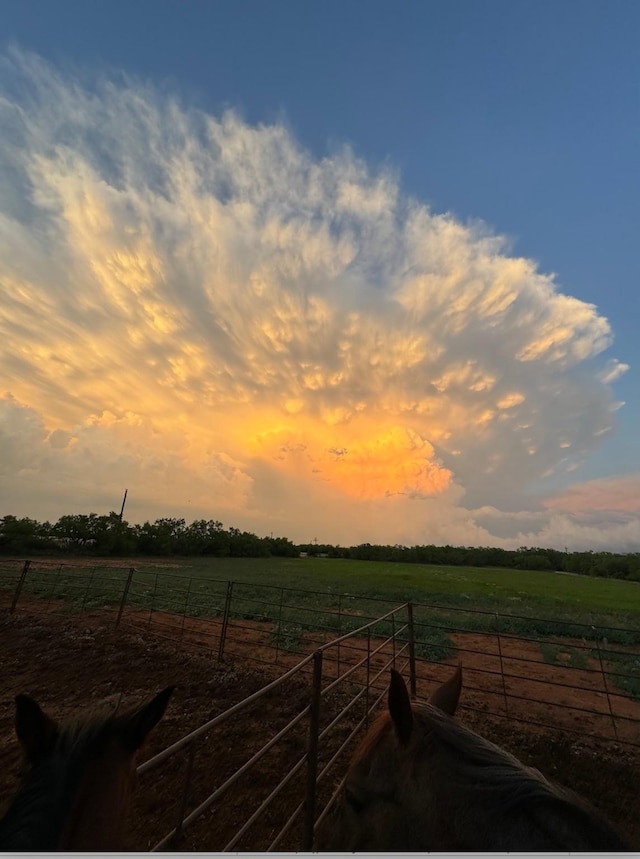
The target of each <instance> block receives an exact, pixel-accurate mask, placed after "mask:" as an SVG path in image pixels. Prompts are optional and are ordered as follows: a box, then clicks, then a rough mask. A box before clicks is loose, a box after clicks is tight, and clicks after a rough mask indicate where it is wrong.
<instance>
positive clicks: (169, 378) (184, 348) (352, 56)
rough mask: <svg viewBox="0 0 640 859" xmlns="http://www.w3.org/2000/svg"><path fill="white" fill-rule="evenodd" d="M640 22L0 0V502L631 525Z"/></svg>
mask: <svg viewBox="0 0 640 859" xmlns="http://www.w3.org/2000/svg"><path fill="white" fill-rule="evenodd" d="M639 36H640V5H638V4H637V3H636V2H634V0H628V2H623V0H617V2H594V0H580V2H578V0H575V2H568V0H553V2H551V0H535V2H528V0H519V2H518V3H513V2H510V0H509V2H503V0H492V2H489V3H478V2H467V0H453V2H449V0H447V2H444V0H443V2H440V0H432V2H423V1H422V0H418V1H417V2H413V0H404V2H380V0H371V2H367V3H366V4H365V3H356V2H353V0H341V2H334V0H323V2H322V3H313V4H312V3H300V2H293V0H273V2H270V3H265V2H249V0H234V2H227V0H216V2H215V3H200V2H195V0H179V2H178V0H175V2H174V0H134V2H132V1H131V0H127V2H126V3H125V2H120V0H108V2H102V0H92V2H91V3H86V2H84V0H82V2H75V0H73V2H71V0H61V2H58V3H55V4H53V3H50V2H48V0H46V2H34V0H21V2H19V3H13V4H5V6H4V7H3V15H2V18H1V19H0V516H2V515H6V514H14V515H18V516H30V517H32V518H36V519H39V520H44V519H48V520H51V521H55V520H56V519H57V518H58V517H59V516H61V515H63V514H66V513H88V512H96V513H99V514H102V513H108V512H109V511H111V510H119V508H120V503H121V499H122V496H123V492H124V489H125V488H127V489H128V493H129V494H128V499H127V507H126V513H125V518H127V519H128V520H129V521H130V522H143V521H145V520H146V519H151V520H153V519H155V518H159V517H165V516H171V517H179V518H185V519H186V520H187V521H188V522H190V521H193V520H194V519H201V518H204V519H217V520H219V521H222V522H223V524H224V525H225V526H226V527H229V526H234V527H240V528H243V529H247V530H251V531H253V532H255V533H257V534H259V535H267V534H269V533H273V534H277V535H281V536H287V537H289V538H291V539H293V540H295V541H300V542H306V541H311V540H313V539H317V540H319V541H320V542H332V543H340V544H342V545H350V544H356V543H360V542H371V543H391V544H395V543H400V544H406V545H411V544H416V543H418V544H424V543H436V544H445V543H450V544H454V545H468V546H472V545H484V546H486V545H493V546H502V547H504V548H517V547H519V546H524V545H526V546H536V545H537V546H554V547H557V548H561V549H564V548H568V549H569V550H583V549H594V550H611V551H640V442H639V441H638V432H637V427H638V424H639V420H640V397H639V393H640V386H639V384H638V368H639V367H640V338H638V336H637V327H638V319H639V317H640V313H639V311H638V299H637V292H638V275H639V273H640V266H639V263H638V254H637V250H636V248H637V242H638V239H637V232H638V222H639V218H638V203H637V201H638V191H639V187H638V184H639V174H638V144H639V142H640V134H639V132H640V114H639V106H640V100H639V80H640V74H639V73H640V58H639V57H640V55H639V54H638V51H637V44H638V37H639Z"/></svg>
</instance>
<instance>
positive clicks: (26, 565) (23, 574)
mask: <svg viewBox="0 0 640 859" xmlns="http://www.w3.org/2000/svg"><path fill="white" fill-rule="evenodd" d="M30 566H31V561H25V562H24V564H23V565H22V571H21V572H20V578H19V579H18V584H17V585H16V592H15V593H14V595H13V602H12V603H11V608H10V609H9V614H13V613H14V611H15V610H16V606H17V604H18V599H19V598H20V593H21V591H22V586H23V585H24V580H25V579H26V578H27V573H28V572H29V567H30Z"/></svg>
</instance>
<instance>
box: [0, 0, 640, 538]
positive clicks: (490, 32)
mask: <svg viewBox="0 0 640 859" xmlns="http://www.w3.org/2000/svg"><path fill="white" fill-rule="evenodd" d="M639 35H640V6H638V4H637V3H635V2H614V3H604V2H565V0H561V2H540V1H539V0H538V2H517V3H514V2H490V3H480V2H462V0H457V2H447V3H445V2H402V3H390V2H367V3H355V2H331V0H329V2H322V3H315V4H312V3H300V2H271V3H266V2H215V3H213V2H212V3H196V2H184V0H181V2H166V0H163V2H158V0H156V2H141V0H137V2H127V3H121V2H114V0H109V2H97V0H92V2H91V3H86V2H68V0H65V2H60V3H57V4H53V3H50V2H37V3H36V2H29V0H23V2H20V3H15V4H12V5H11V6H10V7H6V8H5V9H4V10H3V16H2V20H1V21H0V42H1V43H2V47H3V49H4V50H5V51H6V49H7V47H8V46H12V45H13V46H17V47H18V49H19V51H22V52H33V53H34V54H35V55H37V56H38V57H40V58H42V60H44V61H45V62H46V63H48V64H50V68H51V69H55V70H56V73H60V74H61V75H66V76H67V81H69V80H71V79H75V80H80V81H82V86H85V85H86V86H87V87H88V88H89V89H91V88H92V86H93V84H92V83H91V80H95V76H96V75H100V74H102V75H104V76H106V77H108V78H111V79H112V80H114V81H116V82H117V85H118V86H121V87H123V88H124V89H126V88H127V87H140V86H142V84H144V83H148V84H149V86H150V87H152V88H153V90H154V92H155V93H156V94H157V97H158V98H163V97H169V95H170V94H178V96H179V99H180V101H181V104H183V105H184V106H186V105H191V106H196V107H198V108H199V109H200V110H202V111H204V112H205V113H206V114H209V115H212V116H214V117H220V116H222V114H223V112H224V111H225V110H227V109H232V110H234V111H236V112H237V113H238V114H239V116H240V117H241V119H242V122H243V123H244V124H245V125H246V127H247V128H255V127H256V125H260V124H265V125H267V126H271V125H276V126H278V127H283V128H284V129H286V131H287V133H288V134H289V135H290V136H291V138H292V139H293V141H295V145H296V146H297V147H300V148H302V150H303V151H306V152H307V153H308V154H309V157H310V158H311V159H312V160H313V159H315V160H316V161H318V160H319V159H322V158H325V157H326V156H333V155H336V153H340V152H341V151H342V149H343V147H344V146H345V145H348V146H349V147H351V149H352V151H353V154H354V157H355V158H356V159H360V160H361V161H362V162H363V163H364V164H366V165H367V169H368V170H370V171H371V173H372V174H374V173H376V172H379V171H383V172H384V171H391V173H392V174H393V175H395V177H396V180H397V182H398V183H399V193H401V194H402V195H403V198H404V199H406V198H407V197H410V198H415V200H416V201H418V203H419V204H422V205H424V204H426V205H427V206H429V207H430V209H431V211H432V212H433V213H434V214H439V213H450V214H451V215H452V216H453V217H454V219H455V221H456V222H457V223H461V224H462V225H468V224H472V223H474V222H476V221H478V220H480V221H483V222H485V224H486V225H487V227H488V228H489V229H490V230H492V231H494V232H495V233H497V234H499V235H502V236H506V237H507V240H508V242H509V245H508V248H507V250H506V251H504V253H506V254H507V256H510V255H515V256H517V257H527V258H530V259H532V260H534V261H535V262H536V263H537V264H538V269H539V271H540V272H541V273H543V274H549V273H555V275H556V280H555V285H556V288H557V289H558V291H559V292H561V293H564V294H566V295H569V296H572V297H574V298H575V299H578V300H580V301H582V302H587V303H592V304H595V305H597V308H598V314H599V316H601V317H606V319H608V321H609V323H610V326H611V329H612V334H613V338H614V342H613V346H611V347H609V349H608V350H607V351H606V352H605V353H604V355H598V356H596V355H593V356H587V358H586V359H585V361H584V363H583V365H582V372H584V373H586V374H587V375H588V374H589V373H590V372H592V374H593V375H594V376H595V375H596V374H597V373H599V372H602V367H601V364H602V360H606V359H607V358H615V359H618V360H619V361H620V362H621V363H622V364H627V365H629V369H628V370H627V372H626V373H624V374H621V375H620V376H619V378H617V379H615V381H614V382H613V383H612V392H613V394H612V395H613V398H614V399H616V400H624V401H625V406H624V407H623V408H621V409H620V410H619V411H617V413H616V415H615V426H614V428H613V430H612V431H611V432H610V433H609V434H608V435H606V434H603V440H602V442H601V443H599V444H589V445H588V447H589V452H588V456H585V457H583V458H582V459H581V461H580V463H579V465H577V467H575V469H574V470H573V471H572V472H571V473H570V474H567V473H565V472H563V471H562V470H561V469H560V470H556V471H555V472H554V473H553V474H547V473H546V472H545V473H544V474H543V472H542V471H541V473H540V474H538V475H536V474H535V473H531V474H530V475H529V477H528V479H527V484H526V486H525V487H519V488H518V492H517V493H516V494H517V499H516V496H515V495H513V496H512V498H511V502H508V501H505V498H507V495H508V493H507V495H505V493H502V494H501V493H498V495H496V497H495V498H493V499H488V500H487V502H486V504H485V503H483V499H482V498H480V496H479V493H478V491H477V490H476V491H472V490H469V492H468V493H467V495H468V497H470V498H472V499H473V504H472V505H471V507H472V508H473V509H474V510H476V511H477V510H479V509H480V508H483V507H485V506H487V505H489V506H491V505H492V504H495V505H496V507H500V509H503V510H504V509H505V506H506V507H507V508H509V510H510V513H511V514H515V512H516V509H517V511H518V512H519V513H523V512H526V511H524V508H523V501H522V498H523V492H524V494H525V495H526V494H527V492H528V493H529V494H530V496H531V498H532V499H534V500H533V501H532V502H531V503H532V505H533V506H532V508H531V509H532V510H533V509H534V508H535V509H539V508H537V507H535V505H536V504H539V500H540V495H541V493H542V494H543V495H544V493H545V492H546V493H549V492H550V491H554V492H556V493H562V492H563V491H564V490H565V489H566V488H567V487H568V486H569V485H570V484H585V485H588V484H589V481H593V480H594V479H599V480H605V481H609V482H608V483H607V484H606V486H604V487H603V484H597V485H596V490H597V491H596V494H597V495H598V497H599V496H600V493H602V492H605V494H606V496H607V499H606V507H607V513H606V517H605V518H607V522H609V518H608V517H610V515H611V507H612V505H613V507H616V503H615V502H612V501H611V500H610V499H611V496H612V495H615V493H616V490H617V486H618V484H617V483H616V481H618V480H620V479H623V483H622V485H623V489H624V491H623V494H624V493H626V494H627V495H629V484H628V475H631V476H632V477H633V476H634V475H635V478H634V479H636V478H637V475H638V473H640V444H639V443H638V440H637V426H638V421H639V419H640V398H639V397H638V391H639V385H638V376H637V373H638V367H640V345H639V339H638V337H637V334H636V327H637V319H638V311H637V298H636V288H637V283H638V274H639V265H638V255H637V252H636V250H635V247H636V245H637V239H636V235H637V229H638V214H637V197H638V169H637V152H638V142H639V134H638V132H639V130H640V116H639V80H640V76H639V71H640V60H639V59H638V50H637V45H638V36H639ZM92 76H93V77H92ZM90 79H91V80H90ZM69 86H70V84H67V87H69ZM16 98H17V99H18V101H19V99H20V96H19V95H18V96H16ZM1 134H2V133H1V132H0V136H1ZM469 312H470V313H473V308H472V307H471V309H470V311H469ZM591 365H593V368H592V370H590V369H589V368H590V367H591ZM8 382H11V379H9V380H8ZM566 384H567V385H572V386H574V387H573V388H572V390H575V385H576V381H575V379H573V378H572V380H569V381H567V383H566ZM0 387H2V388H5V389H6V390H8V391H9V392H10V393H12V394H13V395H14V396H17V395H15V392H14V390H13V388H14V387H15V385H14V386H13V387H12V385H11V384H5V385H2V386H0ZM563 390H564V389H559V394H558V396H559V397H563V396H564V394H563ZM18 399H19V401H20V403H21V404H22V405H24V406H25V407H33V408H34V409H35V410H36V411H39V412H40V413H42V414H43V415H45V417H44V418H43V420H44V425H45V427H46V429H47V431H49V432H53V431H54V430H55V428H56V427H58V428H60V429H61V431H64V432H72V431H73V430H72V428H71V426H70V425H67V424H64V426H63V422H61V421H60V420H58V419H57V418H55V417H54V416H52V414H51V413H50V412H49V413H46V410H44V409H41V408H40V407H39V405H38V403H37V402H36V401H35V400H33V401H32V402H28V401H25V399H24V398H18ZM87 408H88V407H87ZM549 408H550V407H549ZM579 408H580V409H584V410H585V414H586V413H587V412H588V408H589V406H588V397H587V399H586V400H584V399H583V400H581V401H580V406H579ZM574 417H575V416H574ZM78 419H79V418H78ZM56 420H58V423H56ZM414 429H415V427H414ZM412 431H413V430H412ZM597 432H599V430H596V429H594V433H597ZM426 437H428V433H427V434H426ZM297 443H304V444H307V442H306V441H304V442H297ZM362 443H363V444H364V442H362ZM429 443H430V444H432V443H435V442H434V439H430V440H429ZM367 449H368V448H367ZM435 450H436V452H438V451H439V446H438V444H437V443H435ZM217 453H218V454H220V453H221V450H220V451H217ZM225 455H226V454H225ZM229 455H231V454H229ZM362 455H363V456H364V454H362ZM442 455H443V456H444V454H442ZM234 456H236V458H237V452H236V454H234ZM439 461H440V465H443V466H446V467H447V468H449V470H451V471H452V472H453V475H454V482H455V478H457V477H458V475H457V473H456V470H455V468H452V466H451V462H450V461H447V459H446V456H445V459H444V461H443V460H442V459H440V460H439ZM240 470H241V471H242V468H240ZM247 473H248V472H247ZM289 476H290V475H289ZM250 477H251V480H254V481H256V485H257V483H258V482H259V480H258V478H257V477H256V475H255V474H253V473H251V475H250ZM625 481H626V482H625ZM461 482H462V484H463V485H465V486H466V485H467V484H465V481H464V480H461ZM267 483H268V481H267ZM436 483H437V481H436ZM469 485H471V483H469ZM635 485H636V484H635V483H634V486H635ZM638 485H640V481H639V483H638ZM438 486H439V484H438ZM423 488H424V487H423ZM434 491H435V490H434ZM438 491H439V490H438ZM572 491H573V490H572ZM505 492H506V490H505ZM584 492H585V493H586V494H585V496H584V497H585V499H587V500H586V501H585V504H586V505H587V506H586V508H581V509H580V510H577V508H576V507H575V504H574V501H573V500H572V501H571V504H569V507H567V509H566V510H565V511H564V513H566V515H568V516H572V515H578V516H582V517H583V520H582V525H583V526H584V527H585V528H586V527H587V524H585V523H586V522H587V519H589V522H590V523H591V524H593V522H592V520H591V519H590V518H589V517H591V516H593V515H594V513H593V509H592V506H590V505H592V501H589V498H591V495H590V494H589V491H588V490H584ZM25 503H27V502H26V501H25ZM452 503H453V502H452ZM455 503H456V504H458V503H460V504H463V503H466V502H462V501H460V500H459V499H456V501H455ZM603 503H605V502H603ZM283 504H284V505H285V506H284V507H283V510H285V509H286V503H285V502H284V501H283ZM518 504H520V507H518ZM554 504H555V502H554ZM525 506H526V505H525ZM632 506H633V505H632ZM249 507H251V503H249ZM249 507H247V508H246V510H248V509H249ZM237 509H238V510H240V509H241V507H238V508H237ZM465 509H466V508H465ZM469 509H471V508H469ZM554 509H555V507H554ZM354 510H355V508H354ZM624 511H626V512H625V513H624V516H626V517H627V518H626V519H625V522H624V523H622V524H624V527H625V528H626V529H627V531H626V532H625V533H627V532H628V533H631V531H632V532H633V533H634V534H635V533H636V531H635V530H634V529H636V527H637V519H638V507H637V506H635V508H634V509H629V508H628V504H627V506H626V507H624ZM60 512H66V511H60ZM145 512H147V508H145ZM245 512H246V511H245ZM485 513H486V511H485ZM141 515H142V511H141ZM252 515H254V516H255V517H256V518H255V519H254V520H251V524H253V526H254V527H255V528H256V530H260V523H261V522H262V521H263V520H262V519H261V518H260V516H259V514H258V512H257V507H256V508H255V510H254V513H253V514H252ZM353 515H354V516H355V515H356V513H355V512H354V513H353ZM367 515H370V514H369V513H367V514H364V513H363V516H365V518H366V516H367ZM371 515H373V514H371ZM399 515H400V514H399ZM402 515H404V514H402ZM487 515H488V514H487ZM247 516H249V514H248V513H247ZM474 516H475V518H474V517H472V518H474V522H476V523H478V522H479V521H480V520H481V519H482V516H481V514H477V515H476V514H474ZM584 517H586V519H585V518H584ZM489 518H491V517H490V516H489ZM419 520H420V516H417V518H416V521H419ZM631 520H634V521H631ZM247 521H249V519H247ZM265 521H266V520H265ZM286 521H287V520H286V517H285V516H284V513H283V519H282V528H281V530H282V531H283V532H284V531H286V527H285V525H286ZM372 521H373V520H372ZM487 521H488V520H487ZM630 523H631V524H630ZM618 525H621V523H620V522H618V523H617V524H616V527H617V526H618ZM416 527H418V526H416ZM501 527H502V526H501ZM589 527H590V526H589ZM612 527H613V526H612ZM505 528H506V531H508V528H507V526H506V525H505V526H504V528H502V531H501V533H502V532H505V533H506V531H505ZM629 529H631V531H630V530H629ZM499 530H500V529H499ZM327 531H328V532H330V531H331V527H330V524H329V523H328V524H327ZM474 533H475V532H472V531H470V532H469V539H470V540H472V539H474ZM496 533H498V532H497V531H496ZM584 533H585V532H584V531H583V538H584ZM554 534H555V532H553V531H550V532H549V534H548V535H547V536H548V539H550V540H555V541H556V542H558V540H560V541H561V536H557V539H556V536H554ZM558 535H559V532H558ZM411 536H415V538H416V539H417V538H418V534H417V533H416V534H415V535H414V534H413V533H412V535H411ZM426 536H428V535H426ZM436 536H437V535H436ZM327 537H328V538H329V537H331V533H327ZM455 537H456V535H455V534H453V535H452V537H451V539H455ZM476 537H477V535H476ZM583 538H581V539H583ZM434 539H435V538H434ZM461 539H462V538H461ZM611 539H614V538H611ZM615 539H617V538H615ZM629 539H630V540H631V542H629V541H628V538H627V537H625V538H624V540H627V543H626V544H628V545H632V544H633V539H635V538H629ZM605 542H606V540H605ZM623 542H624V541H623ZM620 545H622V544H620Z"/></svg>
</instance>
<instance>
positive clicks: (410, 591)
mask: <svg viewBox="0 0 640 859" xmlns="http://www.w3.org/2000/svg"><path fill="white" fill-rule="evenodd" d="M3 563H5V564H6V562H3ZM56 563H57V565H60V564H62V566H61V567H60V570H61V572H60V573H59V574H58V580H57V582H56V584H55V591H56V595H65V596H68V597H70V598H71V599H72V601H73V602H76V601H78V600H80V599H81V594H82V593H83V587H84V586H85V584H87V585H88V586H87V587H84V594H85V596H86V599H85V603H86V605H87V606H91V605H96V604H97V602H99V601H100V599H101V598H102V596H105V597H108V599H109V601H114V600H115V599H116V598H117V595H119V594H121V592H122V585H123V583H124V580H125V577H126V569H127V568H128V567H129V566H133V567H135V568H136V574H135V576H134V583H133V586H132V589H131V594H130V599H131V600H133V601H134V602H136V603H138V604H142V605H146V604H148V601H149V599H150V598H151V596H152V594H153V593H154V592H155V599H156V600H157V601H158V602H157V606H158V607H160V602H162V603H164V602H165V601H166V599H169V600H170V602H171V603H172V604H173V603H175V606H172V607H175V608H176V609H178V607H179V604H180V603H183V604H184V603H185V599H186V596H187V595H186V590H187V587H189V590H190V594H189V601H188V606H187V610H188V611H189V613H191V611H190V608H191V609H192V610H193V613H196V614H206V613H207V612H206V608H207V605H208V603H209V602H210V601H211V602H212V606H211V607H212V608H213V607H214V606H213V603H215V604H216V606H215V607H216V608H218V607H219V606H218V605H217V604H218V603H219V601H220V599H221V598H223V596H224V590H225V587H224V583H226V582H227V581H234V582H238V583H242V585H241V586H239V587H242V588H244V590H245V591H251V592H254V593H256V594H257V593H258V592H259V591H261V590H263V589H264V592H265V594H266V593H267V591H268V590H270V589H272V588H278V589H280V588H286V589H292V590H299V591H312V592H314V593H309V594H306V595H305V594H303V593H299V594H297V595H296V600H295V602H296V603H297V604H300V605H308V606H309V607H311V606H315V607H317V608H319V609H322V608H324V609H332V610H333V609H336V608H337V607H338V605H339V603H340V605H343V606H344V605H348V604H351V606H352V609H353V610H356V611H357V610H362V611H364V612H365V614H366V615H370V614H376V613H382V611H384V610H386V607H387V605H388V606H389V607H391V606H392V605H394V604H396V603H401V602H404V601H406V600H412V601H413V602H416V603H429V604H430V605H434V604H435V605H438V606H440V607H441V608H442V610H448V613H449V614H451V615H452V617H453V615H460V617H463V616H466V622H465V624H464V625H465V626H471V627H475V626H476V625H477V624H478V623H480V624H481V625H486V624H487V623H490V622H491V623H495V621H493V620H491V621H490V620H489V619H487V618H485V619H482V616H480V618H479V619H475V620H473V619H472V618H471V616H470V615H469V614H468V611H469V610H472V611H473V610H481V611H484V612H489V613H491V615H494V614H495V613H497V614H498V615H499V616H500V617H504V618H505V620H507V619H508V618H514V619H515V618H516V617H517V616H522V617H523V618H529V619H533V618H544V619H550V620H556V621H564V622H566V623H572V622H573V623H578V624H586V625H590V624H593V625H597V626H612V627H628V628H631V629H634V628H636V627H637V626H638V625H639V621H640V616H639V613H640V584H638V583H635V582H625V581H619V580H614V579H599V578H589V577H585V576H570V575H564V574H560V573H553V572H533V571H529V570H526V571H525V570H507V569H487V568H474V567H439V566H428V565H418V564H392V563H384V562H375V561H351V560H342V559H331V558H267V559H253V558H185V559H174V558H161V559H157V560H154V559H140V558H134V559H131V560H122V562H121V566H120V567H119V568H117V569H116V568H114V569H112V570H108V569H107V568H100V563H101V562H100V560H99V559H87V558H86V557H85V558H76V559H65V560H64V561H58V562H56ZM110 563H111V564H113V563H114V562H113V561H111V562H110ZM67 564H78V565H81V566H78V567H69V566H67ZM57 568H58V567H57V566H56V567H54V568H47V569H44V568H43V565H42V563H41V562H39V561H34V562H33V566H32V569H31V571H30V572H29V575H28V577H27V581H26V582H25V589H26V590H27V591H28V590H33V589H34V588H36V589H37V590H38V592H41V593H42V592H46V591H47V588H50V587H51V586H52V585H53V582H54V579H53V576H54V570H55V569H57ZM16 569H18V567H17V566H16ZM92 570H94V572H93V573H91V571H92ZM0 575H2V573H1V571H0ZM90 575H92V576H93V578H92V580H91V582H90V583H89V582H88V579H87V577H88V576H90ZM106 576H108V577H109V581H107V580H106V579H105V577H106ZM79 578H80V579H81V581H82V584H81V583H80V581H79ZM189 579H191V580H192V581H191V585H190V586H188V584H187V582H188V580H189ZM340 595H343V596H342V597H341V598H340ZM344 595H348V596H344ZM198 596H199V597H200V599H198ZM273 599H275V597H274V595H273V594H271V596H270V597H269V600H270V601H272V600H273ZM374 600H376V601H377V600H382V601H383V604H381V605H380V606H376V607H374V602H373V601H374ZM96 601H97V602H96ZM290 601H291V600H290V599H289V598H288V597H286V598H285V602H290ZM189 606H190V608H189ZM378 608H379V609H380V611H378V610H377V609H378ZM269 614H271V612H269ZM533 625H534V626H535V624H533ZM529 627H532V623H531V622H530V623H529ZM532 631H533V629H532Z"/></svg>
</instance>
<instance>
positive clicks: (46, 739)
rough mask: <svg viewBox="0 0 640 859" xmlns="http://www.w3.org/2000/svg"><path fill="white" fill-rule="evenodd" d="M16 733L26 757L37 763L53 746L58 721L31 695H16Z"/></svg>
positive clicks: (32, 762)
mask: <svg viewBox="0 0 640 859" xmlns="http://www.w3.org/2000/svg"><path fill="white" fill-rule="evenodd" d="M15 700H16V735H17V737H18V740H19V741H20V745H21V746H22V750H23V752H24V755H25V758H26V759H27V761H28V762H29V763H30V764H37V763H38V762H39V761H41V760H42V758H44V757H45V756H46V755H47V753H48V752H49V751H50V750H51V747H52V746H53V744H54V742H55V739H56V736H57V733H58V725H57V723H56V722H55V721H54V720H53V719H52V718H51V717H50V716H47V714H46V713H45V712H44V710H42V709H41V707H40V705H39V704H37V703H36V702H35V701H34V700H33V698H31V697H30V696H29V695H16V699H15Z"/></svg>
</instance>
